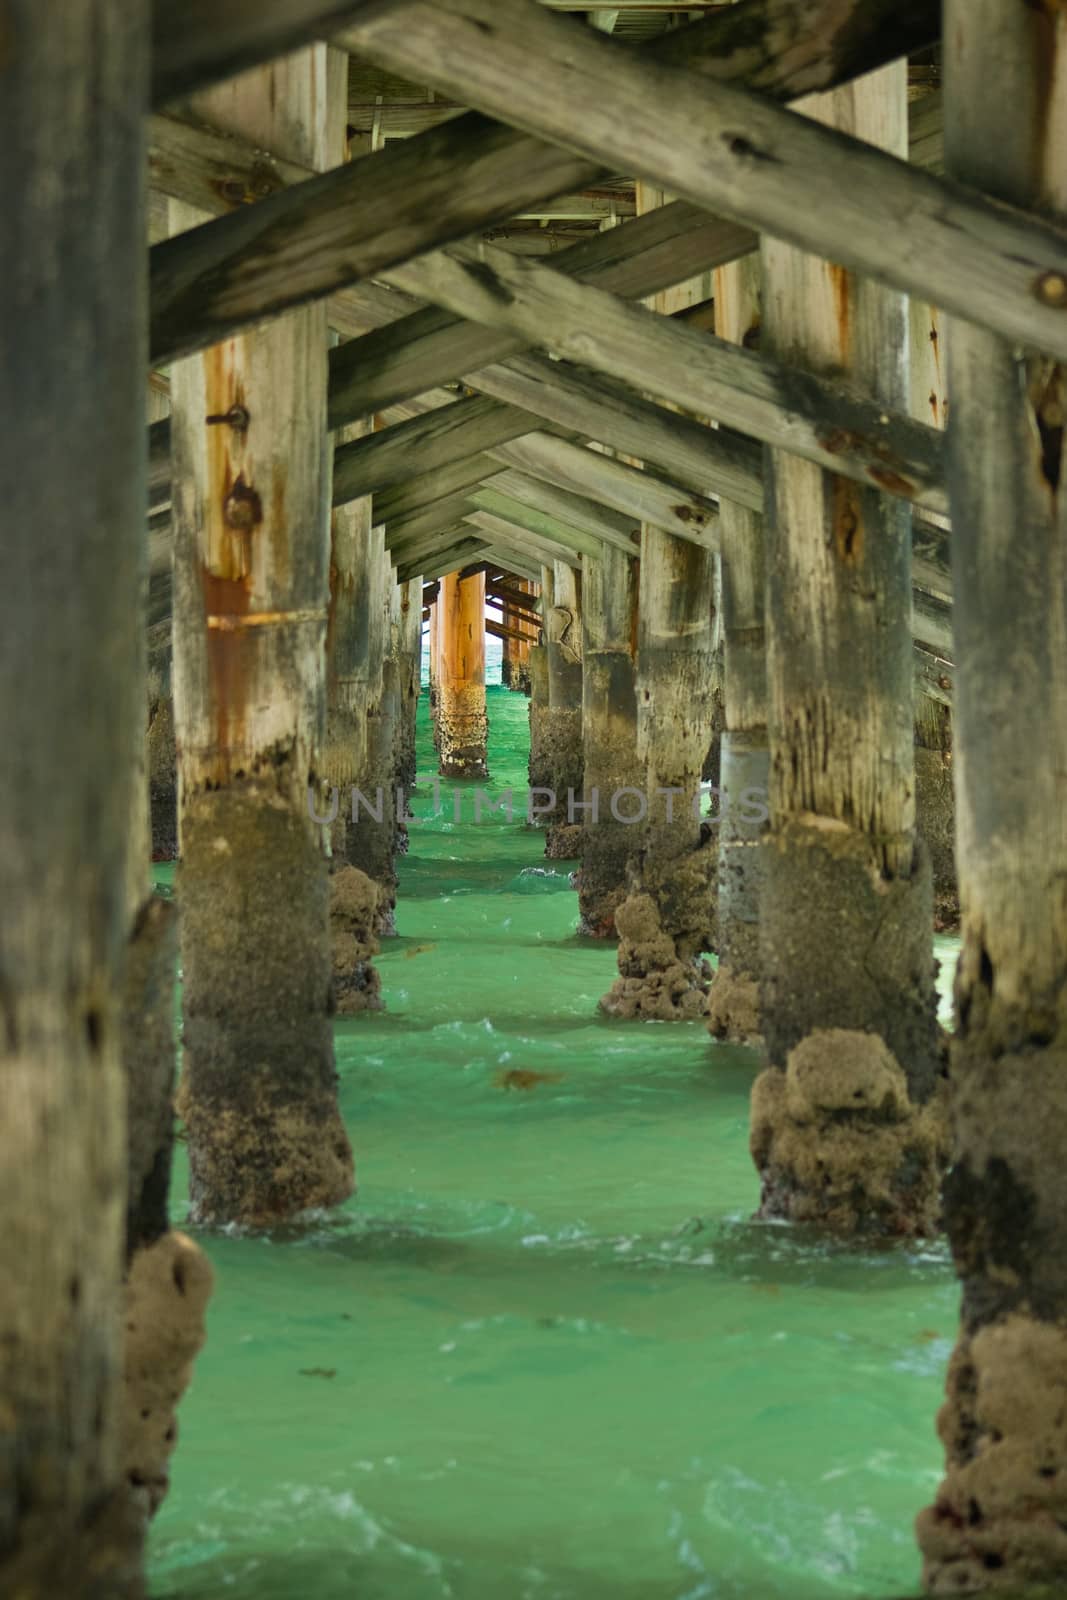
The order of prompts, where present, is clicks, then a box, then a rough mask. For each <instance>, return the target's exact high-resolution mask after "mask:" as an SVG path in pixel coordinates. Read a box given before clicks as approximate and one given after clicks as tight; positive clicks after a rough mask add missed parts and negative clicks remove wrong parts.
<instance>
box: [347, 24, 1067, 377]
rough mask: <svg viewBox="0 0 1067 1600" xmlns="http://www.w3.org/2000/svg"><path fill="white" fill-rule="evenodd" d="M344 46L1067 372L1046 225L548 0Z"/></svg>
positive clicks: (354, 38) (1058, 267)
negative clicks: (1044, 354) (638, 46)
mask: <svg viewBox="0 0 1067 1600" xmlns="http://www.w3.org/2000/svg"><path fill="white" fill-rule="evenodd" d="M737 9H738V10H740V9H742V8H741V7H738V8H737ZM866 9H867V8H866V7H865V6H863V5H860V4H858V3H857V5H856V7H855V11H854V15H855V16H857V17H858V16H859V15H860V14H861V13H862V12H864V11H865V10H866ZM929 9H930V8H928V10H929ZM723 16H724V20H728V13H725V14H723ZM838 22H839V23H840V10H839V11H838ZM711 25H712V24H709V23H698V24H696V25H695V26H694V27H693V28H692V29H690V30H688V31H689V32H690V33H691V34H696V33H697V32H698V31H699V30H700V29H702V28H707V27H709V26H711ZM686 31H687V30H680V36H682V37H684V35H685V32H686ZM845 31H846V32H847V31H848V30H845ZM668 37H669V35H668ZM345 38H346V40H347V41H350V42H351V46H352V48H353V49H355V50H357V51H358V52H359V53H360V54H361V55H362V56H364V57H365V58H367V59H369V60H371V61H373V62H374V63H375V64H376V65H379V66H386V67H389V68H390V69H392V70H398V71H405V72H410V73H412V74H413V75H414V76H416V77H417V78H418V79H419V81H420V82H425V83H427V84H429V85H430V86H431V87H433V88H434V89H437V90H441V91H443V92H445V93H463V94H464V97H465V98H466V99H468V100H469V101H470V102H471V103H473V104H475V105H477V106H478V108H479V109H480V110H482V111H485V112H486V113H488V114H489V115H491V116H496V117H500V118H502V119H504V120H507V121H509V122H511V123H512V124H514V125H516V126H519V127H522V128H525V129H526V130H528V131H529V132H531V133H534V134H538V135H540V136H542V137H543V138H545V139H546V140H549V141H552V142H554V143H558V144H561V145H563V146H565V147H567V148H569V149H572V150H575V151H577V152H579V153H581V154H585V155H588V156H589V157H590V158H591V159H596V160H600V161H602V162H604V163H605V165H610V166H612V167H614V168H615V170H620V169H621V170H625V171H632V172H635V173H637V174H638V175H639V176H641V177H645V178H647V179H649V180H650V181H651V182H653V183H657V184H661V185H662V186H663V187H664V188H665V189H668V190H669V191H670V192H671V193H674V194H677V195H680V196H682V197H683V198H684V199H687V200H690V201H691V202H692V203H693V204H696V205H700V206H703V207H706V208H707V209H708V210H710V211H712V212H718V213H721V214H722V215H724V216H732V217H734V219H735V220H737V221H739V222H745V223H746V224H748V225H749V226H755V227H757V228H759V229H760V230H761V231H766V232H768V233H771V234H773V235H774V236H775V237H777V238H780V239H783V240H786V241H787V242H789V243H790V244H793V245H795V246H796V247H797V248H799V249H802V250H808V251H813V252H815V253H816V254H818V255H820V256H823V257H828V258H830V259H832V260H833V261H835V262H838V263H840V264H841V265H842V266H845V267H850V268H852V269H853V270H855V271H857V272H861V273H864V274H866V275H867V276H869V277H871V278H873V279H874V280H875V281H877V282H880V283H886V284H889V285H890V286H891V287H893V288H896V289H901V290H904V291H905V292H906V293H909V294H917V295H920V296H922V297H923V298H924V299H928V300H931V301H933V302H934V303H935V304H937V305H938V306H940V307H941V308H942V310H944V311H946V312H950V313H952V314H953V315H956V316H958V317H960V318H961V319H963V320H965V321H968V322H972V323H977V324H978V325H980V326H982V327H986V328H990V329H992V330H994V331H995V332H997V333H999V334H1001V335H1002V336H1003V337H1005V338H1008V339H1011V340H1012V341H1013V342H1017V343H1023V344H1026V345H1032V346H1035V347H1037V348H1039V349H1042V350H1046V351H1048V352H1049V353H1050V354H1052V355H1055V356H1056V357H1058V358H1059V359H1061V360H1062V359H1067V230H1065V229H1064V228H1063V227H1062V226H1058V225H1056V224H1054V223H1053V222H1052V221H1050V220H1049V219H1048V218H1047V217H1045V216H1041V215H1037V214H1034V213H1030V212H1025V211H1021V210H1019V209H1017V208H1015V207H1012V206H1009V205H1007V204H1005V203H1003V202H998V201H995V200H993V199H991V198H989V197H987V196H985V195H982V194H979V193H977V192H976V191H974V190H970V189H967V188H965V187H964V186H963V185H961V184H957V183H953V182H950V181H949V180H948V179H947V178H938V177H935V176H934V175H933V174H931V173H928V172H924V171H922V170H920V169H918V168H915V167H912V166H910V165H909V164H908V163H907V162H904V161H900V160H897V159H896V158H894V157H893V156H891V155H889V154H887V153H886V152H884V151H881V150H878V149H876V148H875V147H874V146H872V145H869V144H865V143H864V142H863V141H861V140H858V139H854V138H850V137H849V136H847V135H846V134H843V133H841V132H839V131H837V130H835V129H832V128H828V127H825V126H824V125H822V124H820V123H818V122H814V121H812V120H811V119H809V118H807V117H803V116H798V115H796V114H794V113H792V112H790V111H787V110H785V109H782V108H780V107H779V106H776V105H774V104H773V103H772V102H771V101H770V100H769V99H768V98H767V97H766V96H765V95H761V94H755V93H752V92H751V91H749V90H747V89H744V88H740V87H738V86H737V84H736V83H726V82H711V81H709V79H708V77H707V76H702V75H701V74H700V73H698V72H695V71H693V70H691V68H690V67H688V66H678V65H673V64H671V65H668V64H667V63H666V62H664V61H663V60H662V59H660V60H657V59H655V58H654V57H653V56H652V55H651V54H650V53H648V52H635V51H633V50H629V49H627V48H626V47H625V46H624V45H623V44H621V43H619V42H618V41H616V40H615V39H614V38H612V37H610V36H608V35H605V34H601V33H598V32H597V31H596V30H594V29H591V28H586V27H582V26H580V25H578V24H577V23H575V22H573V21H571V20H569V19H566V18H563V17H558V16H553V15H551V14H550V13H548V12H546V11H545V10H544V9H543V8H542V7H541V6H540V5H537V4H535V3H534V0H432V3H429V0H403V3H399V4H394V5H392V6H390V7H389V8H388V10H384V11H374V12H373V13H371V14H368V16H367V17H366V19H365V20H363V19H360V20H359V21H358V22H357V23H356V24H355V25H354V26H353V27H352V28H351V29H349V30H346V32H345ZM748 79H749V82H751V81H752V75H751V74H748ZM872 196H877V204H872Z"/></svg>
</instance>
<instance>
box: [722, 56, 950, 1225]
mask: <svg viewBox="0 0 1067 1600" xmlns="http://www.w3.org/2000/svg"><path fill="white" fill-rule="evenodd" d="M802 109H803V110H804V111H806V112H807V114H808V115H809V116H815V117H817V118H819V119H820V120H822V121H825V122H828V123H830V124H831V125H833V126H835V127H837V128H841V129H844V130H847V131H849V132H852V133H854V134H856V135H857V136H859V137H860V138H865V139H869V140H871V141H874V142H877V143H879V144H881V145H883V146H884V147H885V148H887V149H890V150H894V151H897V152H898V153H901V154H903V153H906V149H907V145H906V78H905V65H904V63H903V62H900V63H898V64H897V65H894V66H891V67H887V68H885V69H883V70H882V71H881V72H880V73H878V74H876V75H874V74H872V75H871V76H870V77H868V78H866V79H863V80H860V81H859V82H857V83H855V84H853V85H851V86H849V87H848V88H845V89H840V90H836V91H835V92H834V93H833V94H831V95H827V96H822V97H812V98H811V99H810V100H808V101H805V102H803V106H802ZM763 265H764V286H763V287H764V317H763V333H764V339H765V341H766V344H767V346H768V347H769V353H770V354H772V355H773V356H775V357H776V358H777V359H779V360H782V361H788V362H792V363H796V364H802V365H805V366H809V367H813V368H815V369H817V370H822V371H827V370H834V371H838V372H840V371H841V370H842V369H843V370H845V371H848V372H849V374H850V376H851V377H852V379H853V381H854V382H856V383H858V384H862V385H864V386H866V387H868V388H869V389H870V390H871V391H872V392H873V393H874V394H875V395H876V396H877V397H878V399H880V400H881V401H882V402H883V403H884V404H886V405H891V406H892V405H895V406H897V407H898V408H899V407H901V406H902V405H904V404H906V400H907V388H906V381H907V365H906V357H907V312H906V305H905V302H904V300H903V297H902V296H900V295H898V294H896V293H895V292H891V291H889V290H886V289H883V288H881V287H880V286H878V285H876V284H874V283H872V282H870V281H869V280H862V279H857V278H856V277H855V276H854V275H853V274H851V273H849V272H846V271H844V270H843V269H842V268H841V267H839V266H837V265H835V264H833V263H829V262H826V261H822V260H820V259H818V258H816V257H814V256H809V255H805V254H802V253H801V252H799V251H797V250H794V249H792V248H790V247H788V246H785V245H782V244H781V243H779V242H777V241H772V240H769V239H768V240H765V241H764V244H763ZM769 471H770V474H771V479H770V487H769V492H768V507H769V515H768V519H767V524H766V528H765V535H766V547H767V571H768V609H767V624H768V708H769V731H770V752H771V784H770V787H771V796H770V808H771V833H770V837H769V842H768V845H767V849H766V854H765V867H766V870H765V873H764V877H763V892H762V896H761V908H760V928H761V935H762V950H761V1013H762V1025H763V1034H764V1038H765V1040H766V1045H767V1053H768V1057H769V1060H770V1066H769V1067H768V1069H767V1070H766V1071H765V1072H764V1073H763V1074H761V1076H760V1078H759V1079H758V1080H757V1082H756V1084H755V1087H754V1091H753V1102H752V1131H751V1141H752V1153H753V1159H754V1161H755V1163H756V1166H757V1168H758V1170H759V1173H760V1178H761V1184H762V1197H761V1205H760V1214H761V1215H762V1216H765V1217H789V1218H793V1219H794V1220H797V1221H801V1220H803V1221H813V1222H819V1223H821V1224H823V1225H824V1226H826V1227H829V1228H831V1229H834V1230H837V1231H840V1232H844V1233H848V1232H854V1231H874V1232H885V1233H890V1234H900V1233H912V1234H925V1233H930V1232H932V1231H933V1230H934V1229H935V1228H936V1226H937V1221H938V1212H939V1182H940V1162H941V1158H942V1153H943V1148H942V1147H943V1134H942V1129H941V1123H940V1120H939V1115H938V1103H937V1099H936V1096H935V1090H936V1089H937V1086H938V1083H939V1070H940V1068H939V1049H938V1034H937V1024H936V1017H935V994H934V984H933V977H934V973H933V957H932V950H931V936H930V931H931V921H932V904H931V887H930V868H929V860H928V857H927V855H926V852H925V850H924V849H923V847H922V845H921V843H920V842H919V841H918V839H917V837H916V833H915V816H914V760H913V753H912V737H913V736H912V719H913V713H912V671H913V669H912V645H911V624H910V611H911V586H910V519H909V514H908V511H907V508H906V507H905V506H904V505H903V503H902V502H898V501H892V500H890V499H889V498H888V497H886V496H880V495H879V494H877V493H876V492H875V491H873V490H870V489H860V488H858V487H857V486H856V485H854V484H852V483H851V482H848V481H846V480H844V479H842V478H839V477H836V476H834V475H832V474H827V473H826V472H825V471H824V470H823V469H822V468H819V467H816V466H815V465H814V464H813V463H810V462H808V461H804V460H801V459H799V458H797V457H795V456H790V455H787V454H785V453H783V452H782V451H779V450H772V451H770V453H769ZM845 1111H847V1113H848V1115H847V1119H845V1118H843V1117H842V1112H845Z"/></svg>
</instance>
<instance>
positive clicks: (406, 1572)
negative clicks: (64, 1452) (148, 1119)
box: [150, 689, 957, 1600]
mask: <svg viewBox="0 0 1067 1600" xmlns="http://www.w3.org/2000/svg"><path fill="white" fill-rule="evenodd" d="M489 700H490V717H491V722H492V735H491V765H492V772H493V779H492V782H491V784H490V785H489V788H490V790H491V791H492V792H493V793H495V794H496V795H497V796H499V795H500V793H501V792H502V791H504V790H506V789H507V788H508V787H509V786H510V787H512V788H514V790H515V791H516V794H515V799H516V805H517V807H518V814H517V816H516V820H515V821H514V823H511V824H509V823H508V822H507V820H506V818H505V817H504V816H503V815H501V814H499V813H493V814H492V816H485V815H483V818H482V820H481V822H480V823H478V824H475V822H474V819H473V803H472V800H473V787H474V786H473V785H471V786H466V787H464V786H454V787H452V788H449V787H446V788H445V789H444V791H443V793H442V797H441V798H442V802H443V806H444V809H443V811H442V812H441V814H439V815H437V816H436V817H434V816H432V815H431V813H432V811H433V795H432V792H431V788H430V786H429V784H426V785H424V786H423V787H422V788H421V789H420V792H419V794H418V796H417V799H416V811H417V814H418V816H419V819H420V821H419V824H418V825H416V826H413V827H412V829H411V849H410V853H409V854H408V855H407V856H406V857H405V858H404V859H403V861H402V865H401V882H400V899H399V922H400V928H401V936H400V937H398V938H397V939H395V940H391V941H389V942H388V944H387V946H386V948H385V950H384V951H383V954H382V956H381V957H380V967H381V972H382V975H383V981H384V987H385V996H386V1001H387V1005H388V1010H387V1011H386V1012H384V1013H382V1014H381V1015H380V1016H376V1017H371V1018H360V1019H354V1020H352V1021H346V1022H341V1023H339V1024H338V1025H337V1030H336V1031H337V1056H338V1066H339V1071H340V1076H341V1099H342V1105H343V1109H344V1113H345V1117H346V1119H347V1123H348V1126H349V1129H350V1132H351V1137H352V1142H353V1145H354V1147H355V1151H356V1160H357V1169H358V1179H359V1192H358V1195H357V1196H356V1197H355V1198H354V1199H353V1200H352V1201H351V1202H350V1204H349V1205H347V1206H346V1207H345V1208H344V1209H343V1210H342V1211H341V1212H340V1213H338V1214H336V1215H331V1216H323V1217H319V1218H313V1219H311V1220H310V1221H309V1222H308V1223H307V1224H306V1225H304V1226H301V1227H294V1228H292V1229H289V1230H287V1231H285V1232H284V1233H278V1234H275V1235H273V1236H271V1237H268V1238H264V1237H248V1236H245V1237H241V1236H238V1235H227V1234H218V1233H215V1234H204V1233H201V1234H200V1235H199V1237H200V1238H201V1242H202V1243H203V1244H204V1246H205V1247H206V1249H207V1250H208V1252H209V1253H210V1255H211V1258H212V1260H213V1262H214V1264H215V1267H216V1270H217V1278H218V1282H217V1289H216V1293H215V1297H214V1300H213V1302H212V1305H211V1310H210V1315H209V1334H208V1343H207V1346H206V1348H205V1350H204V1352H203V1353H202V1355H201V1356H200V1359H199V1361H198V1363H197V1367H196V1372H195V1377H194V1381H193V1384H192V1387H191V1389H190V1391H189V1393H188V1394H187V1396H186V1398H185V1400H184V1401H183V1403H182V1408H181V1414H180V1433H181V1438H180V1444H179V1447H178V1450H177V1453H176V1455H175V1458H174V1463H173V1474H172V1488H171V1493H170V1496H169V1499H168V1500H167V1502H166V1504H165V1506H164V1509H163V1510H162V1512H161V1513H160V1515H159V1518H158V1519H157V1521H156V1523H155V1526H154V1529H153V1532H152V1537H151V1549H150V1560H151V1574H152V1593H153V1595H154V1596H155V1597H157V1600H163V1597H167V1600H175V1597H178V1596H182V1597H185V1600H218V1597H220V1596H232V1597H233V1600H290V1597H298V1596H307V1597H308V1600H340V1597H342V1596H344V1597H349V1596H358V1597H359V1600H446V1597H454V1600H697V1597H703V1596H717V1597H723V1600H735V1597H741V1596H745V1597H750V1596H751V1597H754V1600H755V1597H758V1600H774V1597H777V1596H783V1597H786V1596H788V1597H793V1600H823V1597H827V1600H829V1597H831V1596H839V1595H841V1596H849V1597H853V1600H859V1597H860V1596H870V1597H888V1596H897V1595H903V1594H913V1593H915V1591H916V1588H917V1576H918V1559H917V1554H916V1550H915V1546H914V1542H913V1537H912V1530H911V1524H912V1519H913V1517H914V1514H915V1512H916V1511H917V1510H918V1509H919V1508H920V1507H921V1506H922V1505H924V1504H925V1503H927V1501H928V1500H929V1498H930V1496H931V1493H932V1491H933V1489H934V1487H935V1485H936V1483H937V1480H938V1476H939V1467H940V1459H941V1457H940V1447H939V1445H938V1443H937V1440H936V1437H935V1434H934V1416H935V1413H936V1410H937V1407H938V1405H939V1403H940V1398H941V1389H942V1384H943V1377H944V1369H945V1363H946V1360H947V1357H948V1354H949V1350H950V1346H951V1341H952V1338H953V1335H954V1329H955V1320H956V1307H957V1291H956V1287H955V1283H954V1280H953V1276H952V1271H951V1267H950V1264H949V1261H948V1256H947V1252H946V1250H945V1249H944V1247H943V1246H942V1245H940V1244H937V1245H933V1246H930V1247H925V1248H914V1247H912V1248H908V1247H904V1246H897V1247H888V1248H885V1249H877V1250H870V1249H868V1250H855V1249H845V1248H841V1247H834V1246H830V1245H827V1244H826V1243H824V1242H821V1241H819V1240H818V1239H816V1238H813V1237H807V1236H804V1235H802V1234H801V1233H798V1232H797V1231H796V1230H794V1229H790V1228H786V1227H780V1226H769V1225H760V1224H754V1223H752V1222H751V1221H749V1220H748V1219H749V1217H750V1216H751V1213H752V1211H753V1209H754V1207H755V1204H756V1200H757V1186H756V1182H755V1178H754V1174H753V1170H752V1168H751V1164H750V1160H749V1156H748V1150H747V1104H748V1093H749V1087H750V1085H751V1082H752V1079H753V1076H754V1074H755V1072H756V1070H757V1059H756V1057H755V1055H754V1054H753V1053H751V1052H749V1051H745V1050H742V1049H737V1048H731V1047H727V1046H723V1045H718V1044H715V1043H714V1042H712V1041H711V1040H710V1039H709V1037H708V1035H707V1034H706V1032H705V1031H704V1029H703V1027H701V1026H699V1025H697V1024H681V1025H679V1024H673V1025H672V1024H663V1023H618V1022H612V1021H608V1020H606V1019H601V1018H599V1017H598V1016H597V1013H596V1001H597V999H598V997H599V996H600V995H601V994H602V993H604V992H605V991H606V989H607V988H608V987H609V985H610V983H611V980H612V977H613V975H614V970H615V955H614V951H613V950H612V949H606V948H603V947H602V946H598V945H596V944H594V943H591V942H587V941H582V940H579V939H577V938H575V937H574V935H573V928H574V924H575V919H576V899H575V895H574V893H573V891H572V890H571V888H570V886H569V881H568V879H569V871H570V867H569V865H568V864H567V863H559V862H550V863H546V862H545V861H544V859H543V856H542V848H543V836H542V835H539V834H538V833H537V832H536V831H535V830H533V829H528V828H525V827H524V826H523V825H522V824H521V822H520V820H519V815H521V812H522V808H523V806H524V794H523V792H522V791H523V790H524V786H525V781H526V776H525V763H526V748H527V736H526V701H525V699H524V698H523V697H521V696H517V695H511V694H508V693H507V692H506V691H504V690H501V689H492V690H490V692H489ZM426 712H427V707H426V703H425V697H424V699H423V702H422V704H421V705H420V721H419V729H420V755H421V760H420V771H421V772H425V773H429V772H431V771H432V769H433V756H432V748H431V745H430V740H429V730H428V726H427V716H426ZM457 794H459V795H460V804H461V810H460V820H459V821H458V822H457V821H456V820H455V805H456V799H455V797H456V795H457ZM170 871H171V869H167V868H163V869H160V879H161V881H163V882H166V881H168V880H169V878H170ZM278 910H279V915H280V916H283V915H284V907H279V908H278ZM939 945H940V947H941V948H940V953H941V955H942V956H943V957H944V958H947V960H946V970H945V972H944V974H943V982H944V985H945V987H946V992H947V983H948V979H949V971H948V967H949V966H950V965H951V961H952V959H953V958H954V954H955V951H954V945H953V944H952V942H951V941H946V940H942V941H939ZM511 1069H527V1070H531V1071H534V1072H540V1073H545V1074H552V1075H558V1077H556V1076H554V1077H553V1078H552V1079H551V1080H550V1081H547V1082H539V1083H537V1084H536V1085H534V1086H533V1087H532V1088H529V1089H526V1090H515V1089H507V1088H505V1087H503V1086H502V1085H501V1082H500V1081H499V1075H500V1074H502V1073H504V1072H506V1071H508V1070H511ZM185 1193H186V1172H185V1168H184V1160H183V1158H182V1155H181V1152H180V1158H179V1170H178V1172H177V1173H176V1178H175V1193H174V1212H175V1220H176V1221H177V1222H178V1223H179V1224H180V1223H181V1221H182V1218H183V1216H184V1213H185Z"/></svg>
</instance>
